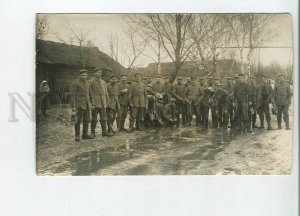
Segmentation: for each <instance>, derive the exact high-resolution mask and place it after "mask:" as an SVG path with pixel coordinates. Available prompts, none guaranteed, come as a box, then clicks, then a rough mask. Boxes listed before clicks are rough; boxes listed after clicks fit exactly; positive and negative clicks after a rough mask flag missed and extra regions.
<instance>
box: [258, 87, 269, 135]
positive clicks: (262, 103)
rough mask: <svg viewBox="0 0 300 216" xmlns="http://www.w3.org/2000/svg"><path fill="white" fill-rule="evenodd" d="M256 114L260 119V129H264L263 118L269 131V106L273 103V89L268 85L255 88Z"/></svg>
mask: <svg viewBox="0 0 300 216" xmlns="http://www.w3.org/2000/svg"><path fill="white" fill-rule="evenodd" d="M256 102H257V113H258V115H259V119H260V125H261V126H260V128H264V116H265V117H266V120H267V124H268V129H271V115H270V108H269V104H270V103H271V102H273V89H272V87H271V86H270V85H268V84H264V85H259V86H258V87H257V96H256Z"/></svg>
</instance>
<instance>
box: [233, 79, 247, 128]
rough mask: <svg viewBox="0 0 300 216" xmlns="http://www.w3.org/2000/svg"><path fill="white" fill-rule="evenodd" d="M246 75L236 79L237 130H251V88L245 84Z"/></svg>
mask: <svg viewBox="0 0 300 216" xmlns="http://www.w3.org/2000/svg"><path fill="white" fill-rule="evenodd" d="M243 79H244V74H239V75H238V77H237V79H236V82H237V83H236V85H235V86H234V89H233V95H234V96H235V98H236V99H237V116H236V118H237V119H236V126H237V130H248V132H250V130H249V122H248V120H249V112H248V108H249V107H248V95H249V86H248V84H247V83H246V82H244V80H243Z"/></svg>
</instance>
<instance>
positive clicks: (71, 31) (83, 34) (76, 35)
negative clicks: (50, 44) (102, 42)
mask: <svg viewBox="0 0 300 216" xmlns="http://www.w3.org/2000/svg"><path fill="white" fill-rule="evenodd" d="M65 28H66V36H65V37H62V36H61V35H60V34H58V33H55V35H56V38H57V39H58V40H59V41H61V42H62V43H66V44H71V45H76V46H78V49H79V61H80V64H81V67H82V68H85V67H86V64H87V58H88V56H87V53H88V52H89V50H86V48H87V47H94V46H95V40H93V39H91V38H90V37H89V31H86V30H82V29H76V28H75V27H74V26H72V25H70V24H68V25H66V26H65Z"/></svg>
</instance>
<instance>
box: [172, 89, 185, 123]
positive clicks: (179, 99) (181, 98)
mask: <svg viewBox="0 0 300 216" xmlns="http://www.w3.org/2000/svg"><path fill="white" fill-rule="evenodd" d="M185 92H186V87H185V86H184V84H175V85H174V86H173V96H174V97H175V99H176V116H177V120H178V122H177V126H179V124H180V121H179V119H180V114H181V117H182V125H185V124H186V123H187V107H186V102H185Z"/></svg>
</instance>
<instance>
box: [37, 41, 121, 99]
mask: <svg viewBox="0 0 300 216" xmlns="http://www.w3.org/2000/svg"><path fill="white" fill-rule="evenodd" d="M95 68H101V69H102V70H103V77H104V79H105V78H108V77H110V76H111V75H112V74H114V75H119V74H121V73H123V72H124V71H125V68H124V67H123V66H122V65H121V64H119V63H118V62H116V61H115V60H113V59H112V58H110V57H109V56H108V55H107V54H105V53H103V52H101V51H100V50H99V49H98V48H97V47H79V46H75V45H69V44H64V43H58V42H52V41H44V40H38V39H37V40H36V90H37V91H38V88H39V85H40V83H41V81H42V80H47V81H48V83H49V87H50V89H51V91H52V92H55V93H57V94H59V95H62V93H63V92H68V91H69V87H70V84H71V83H72V81H73V80H75V79H77V78H78V76H79V70H80V69H87V70H89V71H91V72H92V70H93V69H95ZM90 75H91V76H92V73H91V74H90Z"/></svg>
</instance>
